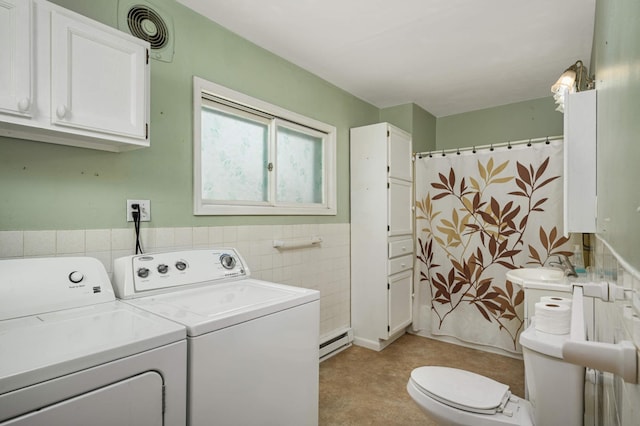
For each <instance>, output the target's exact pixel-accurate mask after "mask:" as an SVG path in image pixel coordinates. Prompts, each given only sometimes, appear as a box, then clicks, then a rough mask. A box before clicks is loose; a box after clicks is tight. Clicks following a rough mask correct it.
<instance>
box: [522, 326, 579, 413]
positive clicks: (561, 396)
mask: <svg viewBox="0 0 640 426" xmlns="http://www.w3.org/2000/svg"><path fill="white" fill-rule="evenodd" d="M569 338H570V335H569V334H564V335H557V334H549V333H543V332H540V331H538V330H536V328H535V317H534V318H533V319H532V321H531V324H530V325H529V327H528V328H527V329H526V330H525V331H523V332H522V333H521V334H520V345H522V355H523V357H524V371H525V382H526V387H527V392H528V399H529V402H531V405H532V408H533V410H532V411H533V418H534V424H536V425H565V426H574V425H575V426H582V424H583V416H584V374H585V369H584V367H581V366H578V365H574V364H570V363H568V362H565V361H563V359H562V344H563V343H564V342H565V341H567V340H569Z"/></svg>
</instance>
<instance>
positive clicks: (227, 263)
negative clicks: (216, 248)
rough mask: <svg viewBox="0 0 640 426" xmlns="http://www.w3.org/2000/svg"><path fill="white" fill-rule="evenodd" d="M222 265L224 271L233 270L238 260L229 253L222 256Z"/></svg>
mask: <svg viewBox="0 0 640 426" xmlns="http://www.w3.org/2000/svg"><path fill="white" fill-rule="evenodd" d="M220 264H221V265H222V267H223V268H224V269H233V268H234V267H235V266H236V258H235V257H233V256H231V255H230V254H228V253H223V254H221V255H220Z"/></svg>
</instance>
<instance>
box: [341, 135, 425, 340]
mask: <svg viewBox="0 0 640 426" xmlns="http://www.w3.org/2000/svg"><path fill="white" fill-rule="evenodd" d="M350 143H351V326H352V328H353V333H354V343H355V344H357V345H360V346H364V347H368V348H370V349H374V350H381V349H383V348H384V347H386V346H387V345H388V344H389V343H391V342H393V340H394V339H395V338H397V337H399V336H401V335H402V334H403V333H404V331H405V329H406V327H407V326H408V325H409V324H411V318H412V312H411V309H412V298H413V258H414V255H413V250H414V248H413V223H414V222H413V167H412V143H411V135H410V134H408V133H407V132H405V131H403V130H401V129H398V128H397V127H394V126H392V125H390V124H388V123H379V124H373V125H370V126H364V127H357V128H353V129H351V141H350Z"/></svg>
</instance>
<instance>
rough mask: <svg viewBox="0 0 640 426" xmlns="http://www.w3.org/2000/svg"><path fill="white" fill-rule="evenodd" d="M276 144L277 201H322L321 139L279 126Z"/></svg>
mask: <svg viewBox="0 0 640 426" xmlns="http://www.w3.org/2000/svg"><path fill="white" fill-rule="evenodd" d="M276 143H277V147H276V152H277V163H276V164H277V167H276V180H277V189H276V200H277V201H278V202H284V203H322V202H323V196H322V195H323V191H322V188H323V169H324V167H323V164H322V159H323V152H322V145H323V140H322V138H319V137H315V136H312V135H309V134H305V133H301V132H297V131H295V130H292V129H288V128H286V127H278V130H277V142H276Z"/></svg>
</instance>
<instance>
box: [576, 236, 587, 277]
mask: <svg viewBox="0 0 640 426" xmlns="http://www.w3.org/2000/svg"><path fill="white" fill-rule="evenodd" d="M573 267H574V268H575V270H576V273H577V274H578V275H584V274H586V273H587V270H586V269H585V267H584V256H583V254H582V248H581V247H580V245H579V244H576V245H574V246H573Z"/></svg>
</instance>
